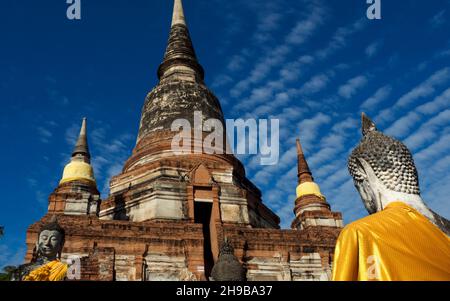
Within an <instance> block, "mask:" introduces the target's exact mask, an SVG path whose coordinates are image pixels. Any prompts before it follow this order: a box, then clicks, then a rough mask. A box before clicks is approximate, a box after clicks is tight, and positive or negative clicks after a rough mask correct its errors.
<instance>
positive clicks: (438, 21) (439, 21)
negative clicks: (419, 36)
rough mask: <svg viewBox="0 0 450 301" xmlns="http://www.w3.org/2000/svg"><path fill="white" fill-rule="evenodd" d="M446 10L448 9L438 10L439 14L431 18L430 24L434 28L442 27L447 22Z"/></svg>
mask: <svg viewBox="0 0 450 301" xmlns="http://www.w3.org/2000/svg"><path fill="white" fill-rule="evenodd" d="M445 12H446V10H445V9H444V10H442V11H440V12H438V13H437V14H435V15H434V16H433V17H432V18H431V19H430V24H431V26H432V27H433V28H437V27H441V26H442V25H444V24H445V21H446V18H445Z"/></svg>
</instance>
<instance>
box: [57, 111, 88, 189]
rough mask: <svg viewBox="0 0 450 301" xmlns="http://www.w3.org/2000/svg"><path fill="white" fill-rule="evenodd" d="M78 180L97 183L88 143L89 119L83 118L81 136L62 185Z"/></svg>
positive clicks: (66, 169) (65, 171)
mask: <svg viewBox="0 0 450 301" xmlns="http://www.w3.org/2000/svg"><path fill="white" fill-rule="evenodd" d="M76 180H88V181H90V182H92V183H95V178H94V169H93V168H92V165H91V154H90V153H89V146H88V142H87V119H86V118H83V122H82V123H81V129H80V134H79V135H78V140H77V143H76V144H75V148H74V150H73V152H72V158H71V160H70V163H69V164H67V165H66V166H65V168H64V172H63V176H62V179H61V181H60V184H62V183H66V182H73V181H76Z"/></svg>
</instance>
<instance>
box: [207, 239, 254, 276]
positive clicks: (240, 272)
mask: <svg viewBox="0 0 450 301" xmlns="http://www.w3.org/2000/svg"><path fill="white" fill-rule="evenodd" d="M211 278H212V280H213V281H245V280H246V277H245V269H244V268H243V267H242V265H241V263H240V262H239V260H238V259H237V258H236V256H234V248H233V246H232V245H231V243H230V241H229V240H228V238H226V237H225V241H224V243H223V244H222V246H221V248H220V253H219V258H218V260H217V262H216V264H215V265H214V267H213V269H212V272H211Z"/></svg>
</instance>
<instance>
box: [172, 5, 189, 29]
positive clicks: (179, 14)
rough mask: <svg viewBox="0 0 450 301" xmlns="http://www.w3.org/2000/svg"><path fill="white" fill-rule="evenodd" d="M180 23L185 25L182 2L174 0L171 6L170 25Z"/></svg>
mask: <svg viewBox="0 0 450 301" xmlns="http://www.w3.org/2000/svg"><path fill="white" fill-rule="evenodd" d="M176 24H181V25H184V26H186V19H185V17H184V10H183V2H182V0H175V3H174V6H173V16H172V26H174V25H176Z"/></svg>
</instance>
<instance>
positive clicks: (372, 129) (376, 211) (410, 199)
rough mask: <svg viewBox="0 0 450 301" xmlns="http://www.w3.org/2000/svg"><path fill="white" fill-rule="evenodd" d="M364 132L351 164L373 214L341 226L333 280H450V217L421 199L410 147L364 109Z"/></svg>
mask: <svg viewBox="0 0 450 301" xmlns="http://www.w3.org/2000/svg"><path fill="white" fill-rule="evenodd" d="M362 132H363V138H362V140H361V142H360V144H359V145H358V146H357V147H356V148H355V149H354V150H353V152H352V154H351V155H350V158H349V162H348V168H349V171H350V174H351V175H352V177H353V180H354V184H355V186H356V189H357V190H358V192H359V194H360V195H361V198H362V200H363V202H364V205H365V207H366V209H367V211H368V212H369V214H370V215H369V216H367V217H365V218H363V219H360V220H358V221H356V222H354V223H352V224H349V225H348V226H347V227H345V228H344V230H343V231H342V232H341V235H340V236H339V238H338V241H337V245H336V251H335V256H334V266H333V280H342V281H356V280H382V281H390V280H394V281H404V280H410V281H414V280H430V281H434V280H450V237H449V235H450V222H449V221H448V220H446V219H445V218H443V217H441V216H439V215H438V214H437V213H435V212H433V211H432V210H431V209H429V208H428V207H427V205H426V204H425V202H424V201H423V200H422V198H421V195H420V189H419V179H418V174H417V170H416V167H415V164H414V161H413V158H412V155H411V152H410V151H409V150H408V148H407V147H406V146H405V145H404V144H403V143H401V142H400V141H398V140H396V139H394V138H391V137H388V136H386V135H384V134H383V133H381V132H379V131H378V130H377V128H376V126H375V124H374V123H373V122H372V121H371V120H370V119H369V118H368V117H367V116H365V115H364V114H363V116H362ZM445 201H448V200H445Z"/></svg>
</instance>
